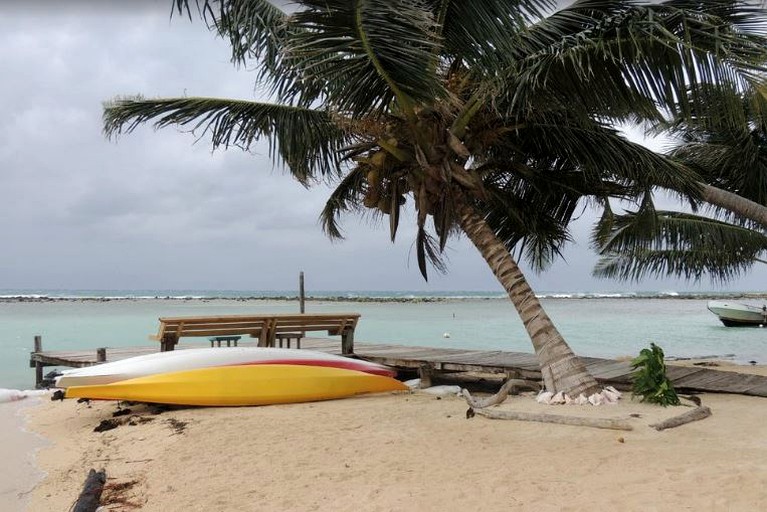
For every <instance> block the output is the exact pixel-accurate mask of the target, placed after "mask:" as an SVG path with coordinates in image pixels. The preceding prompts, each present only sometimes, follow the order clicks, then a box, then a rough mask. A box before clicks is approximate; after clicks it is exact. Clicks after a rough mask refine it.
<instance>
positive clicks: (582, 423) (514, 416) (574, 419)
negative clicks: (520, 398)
mask: <svg viewBox="0 0 767 512" xmlns="http://www.w3.org/2000/svg"><path fill="white" fill-rule="evenodd" d="M470 410H471V409H470ZM474 413H475V414H479V415H480V416H484V417H485V418H490V419H491V420H517V421H538V422H541V423H557V424H559V425H573V426H577V427H593V428H605V429H610V430H634V427H632V426H631V425H629V424H628V423H627V422H625V421H623V420H614V419H610V418H584V417H581V416H559V415H556V414H535V413H530V412H517V411H500V410H497V409H477V410H474ZM468 416H469V415H468V414H467V417H468Z"/></svg>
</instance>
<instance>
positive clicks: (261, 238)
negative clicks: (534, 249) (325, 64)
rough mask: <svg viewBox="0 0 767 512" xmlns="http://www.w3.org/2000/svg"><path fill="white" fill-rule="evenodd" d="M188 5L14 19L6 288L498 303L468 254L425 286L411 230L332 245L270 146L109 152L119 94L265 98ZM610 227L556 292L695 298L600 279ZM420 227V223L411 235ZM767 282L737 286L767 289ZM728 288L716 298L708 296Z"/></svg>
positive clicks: (4, 19)
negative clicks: (280, 292) (361, 294)
mask: <svg viewBox="0 0 767 512" xmlns="http://www.w3.org/2000/svg"><path fill="white" fill-rule="evenodd" d="M170 6H171V2H170V1H168V0H157V1H153V0H146V1H139V2H136V1H133V2H122V1H118V0H114V1H111V2H84V1H83V2H72V1H68V2H53V1H23V2H22V1H18V2H3V3H2V4H0V73H2V76H3V78H2V80H0V107H2V117H1V118H0V240H1V241H2V251H0V283H1V284H0V287H4V288H70V289H71V288H85V289H94V288H98V289H127V288H130V289H148V288H184V289H289V288H293V287H294V286H295V281H296V276H297V273H298V271H299V270H304V271H306V274H307V284H308V286H309V287H310V289H315V290H318V289H357V290H361V289H383V290H387V289H426V290H447V289H453V290H493V291H500V288H499V286H498V284H497V283H496V281H495V279H494V278H493V276H492V275H491V273H490V270H489V269H488V268H487V265H486V264H485V262H484V261H483V260H482V258H481V257H480V256H479V255H478V254H477V252H476V250H475V249H474V248H473V247H471V246H470V244H469V243H468V242H467V241H466V240H458V241H455V242H454V243H452V244H451V246H450V248H449V250H448V257H449V262H450V273H449V274H448V275H447V276H440V275H434V276H433V277H432V279H431V280H430V282H429V283H424V282H423V281H422V280H421V278H420V277H419V274H418V270H417V265H416V264H415V255H414V251H413V246H412V241H413V238H414V230H413V227H412V223H411V224H405V225H403V230H402V232H401V234H400V237H399V239H398V240H397V243H396V244H393V245H392V244H391V243H390V242H389V241H388V233H387V230H386V228H385V226H379V227H377V228H373V227H371V226H370V225H369V224H368V223H367V222H366V221H364V220H359V219H354V218H349V219H347V221H346V222H345V223H344V226H345V228H346V234H347V240H346V241H344V242H342V243H332V242H331V241H329V240H328V239H327V238H325V237H324V235H323V234H322V232H321V229H320V226H319V224H318V222H317V216H318V214H319V212H320V210H321V209H322V206H323V203H324V201H325V199H326V197H327V188H326V187H322V186H319V187H316V188H315V189H312V190H305V189H304V188H303V187H301V186H300V185H299V184H297V183H296V182H294V181H292V180H291V179H290V178H289V177H288V176H286V175H285V174H284V173H283V172H282V171H281V170H280V169H274V168H273V166H272V162H271V161H270V159H269V158H268V155H267V152H266V149H265V148H261V147H259V148H257V149H256V150H255V151H254V152H253V153H252V154H248V153H243V152H241V151H239V150H230V151H226V152H223V151H220V152H215V153H211V151H210V146H209V143H208V141H207V140H200V141H199V142H196V143H195V137H194V136H193V135H191V134H188V133H182V132H180V131H178V130H174V129H165V130H163V131H160V132H154V131H153V130H152V129H151V128H150V127H142V128H140V129H138V130H137V131H136V132H135V133H133V134H131V135H126V136H123V137H121V138H119V140H118V141H116V142H115V141H108V140H106V139H105V138H104V136H103V134H102V127H101V108H102V102H103V101H105V100H109V99H111V98H114V97H115V96H118V95H132V94H137V93H140V94H143V95H145V96H148V97H160V96H183V95H189V96H192V95H201V96H203V95H204V96H223V97H239V98H254V97H255V96H254V94H255V92H254V91H255V88H254V83H253V77H254V74H253V73H252V72H248V71H245V70H237V69H235V68H234V67H233V66H232V65H231V63H230V62H229V53H228V48H227V46H226V45H225V43H224V42H223V41H221V40H219V39H216V38H215V37H214V36H213V35H212V34H210V33H209V32H208V31H207V29H206V28H205V26H204V25H203V24H202V23H201V22H199V21H198V20H195V21H194V22H190V21H189V20H188V19H186V18H185V17H178V16H176V17H174V18H173V19H172V20H171V19H170V16H169V15H170ZM592 219H593V215H592V214H585V215H584V218H583V219H582V220H580V221H579V222H577V223H576V224H575V225H574V227H573V230H574V235H575V238H576V240H577V242H578V243H577V244H575V245H573V247H571V248H569V250H568V251H567V253H566V262H560V263H557V264H556V265H555V266H554V268H553V269H552V270H551V271H550V272H547V273H545V274H542V275H541V276H536V275H534V274H531V275H530V276H529V277H530V280H531V282H532V284H533V286H534V287H535V288H536V289H538V290H541V291H544V290H547V291H554V290H562V291H568V290H584V291H585V290H592V291H594V290H620V289H637V288H639V289H646V290H661V289H677V290H681V289H695V288H696V287H695V286H693V285H688V284H685V283H679V282H673V281H670V282H669V281H661V282H655V281H648V282H644V283H641V284H640V285H627V284H623V283H615V282H609V281H594V280H593V279H592V278H591V277H590V270H591V267H592V265H593V263H594V261H595V259H596V258H595V256H594V255H593V254H592V253H591V252H590V251H589V249H588V247H587V243H588V229H589V227H590V222H591V220H592ZM405 220H411V221H412V218H411V219H405ZM765 276H767V273H764V272H760V273H756V272H755V273H754V274H753V275H752V276H750V277H749V278H746V279H743V280H741V281H738V282H736V283H733V284H731V285H730V287H731V288H733V289H758V288H763V284H762V283H764V282H765V279H764V278H765ZM697 288H699V289H711V288H713V286H712V285H710V284H709V283H707V282H706V283H702V284H701V285H699V286H697Z"/></svg>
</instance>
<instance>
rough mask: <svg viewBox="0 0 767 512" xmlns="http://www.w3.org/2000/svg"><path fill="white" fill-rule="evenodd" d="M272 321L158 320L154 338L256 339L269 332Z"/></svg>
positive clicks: (262, 318)
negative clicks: (234, 336) (231, 336)
mask: <svg viewBox="0 0 767 512" xmlns="http://www.w3.org/2000/svg"><path fill="white" fill-rule="evenodd" d="M273 321H274V320H273V317H272V316H244V315H229V316H210V317H178V318H160V330H159V332H158V333H157V336H156V338H157V339H162V338H163V337H166V336H168V337H174V338H181V337H184V336H224V335H227V334H249V335H251V336H253V337H254V338H257V337H259V336H261V333H262V332H268V331H270V330H271V329H270V328H271V326H272V324H273Z"/></svg>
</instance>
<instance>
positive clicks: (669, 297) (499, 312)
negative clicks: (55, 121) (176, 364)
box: [0, 290, 767, 388]
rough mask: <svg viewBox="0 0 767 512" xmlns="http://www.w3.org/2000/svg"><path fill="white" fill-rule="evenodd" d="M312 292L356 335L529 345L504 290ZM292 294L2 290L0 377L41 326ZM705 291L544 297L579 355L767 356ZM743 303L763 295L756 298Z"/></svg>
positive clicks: (78, 340)
mask: <svg viewBox="0 0 767 512" xmlns="http://www.w3.org/2000/svg"><path fill="white" fill-rule="evenodd" d="M312 295H313V296H314V297H315V298H314V299H313V300H309V301H307V303H306V310H307V311H308V312H333V311H345V312H359V313H361V315H362V318H361V320H360V323H359V325H358V328H357V331H356V335H355V339H356V340H357V341H360V342H365V341H369V342H381V343H396V344H402V345H421V346H434V347H448V348H472V349H488V350H491V349H492V350H510V351H522V352H532V346H531V345H530V342H529V340H528V338H527V335H526V334H525V331H524V328H523V327H522V323H521V321H520V320H519V317H518V315H517V313H516V312H515V311H514V309H513V307H512V306H511V303H510V302H509V301H508V299H506V298H504V297H503V295H502V294H500V293H497V294H492V293H487V292H482V293H477V292H450V293H444V294H438V295H435V294H434V293H430V294H423V293H417V292H325V293H313V294H312ZM712 295H713V294H712ZM716 295H718V296H726V294H716ZM732 295H734V296H737V294H732ZM290 296H295V292H230V291H205V292H200V291H183V290H182V291H169V292H166V291H152V290H145V291H132V292H125V291H87V290H86V291H66V292H60V291H46V290H36V291H24V292H18V291H14V290H0V387H8V388H29V387H31V386H33V385H34V371H33V370H32V369H30V368H29V364H28V362H29V352H30V351H31V350H32V347H33V338H34V336H35V335H42V337H43V348H44V349H46V350H77V349H92V350H94V351H95V349H96V348H98V347H121V346H123V347H124V346H136V345H148V344H149V345H151V344H153V343H154V342H151V341H149V340H148V339H147V336H148V335H149V334H151V333H154V332H156V330H157V318H158V317H161V316H182V315H201V314H247V313H276V312H297V311H298V302H297V300H295V299H290V298H284V297H290ZM765 296H767V295H765ZM254 297H260V298H254ZM708 298H709V297H708V296H706V295H705V294H693V295H685V296H682V295H678V294H674V293H664V294H642V295H637V294H601V295H600V294H560V293H551V294H542V295H541V300H542V303H543V305H544V308H545V309H546V311H547V312H548V313H549V315H550V316H551V317H552V319H553V320H554V322H555V324H556V325H557V327H558V328H559V329H560V331H561V332H562V334H563V335H564V336H565V338H566V339H567V341H568V343H569V344H570V346H571V347H572V348H573V350H574V351H575V352H576V353H578V354H581V355H587V356H596V357H620V356H634V355H636V354H637V353H638V352H639V350H641V349H642V348H644V347H646V346H647V345H648V344H649V343H650V342H651V341H652V342H655V343H656V344H658V345H660V346H661V347H663V349H664V350H665V352H666V355H667V356H672V357H701V356H703V357H705V356H719V357H726V358H728V359H731V360H733V361H735V362H740V363H747V362H749V361H757V362H758V363H767V329H761V328H726V327H724V326H722V325H721V324H720V323H719V321H718V320H717V318H716V317H715V316H714V315H713V314H712V313H710V312H709V311H708V310H707V309H706V301H707V299H708ZM741 301H742V302H745V303H751V304H755V305H760V306H761V305H762V304H764V303H765V300H763V299H761V298H757V297H755V296H754V297H747V298H743V299H742V300H741Z"/></svg>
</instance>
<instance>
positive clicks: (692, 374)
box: [30, 338, 767, 397]
mask: <svg viewBox="0 0 767 512" xmlns="http://www.w3.org/2000/svg"><path fill="white" fill-rule="evenodd" d="M203 346H208V345H200V344H194V343H188V342H182V343H180V344H179V345H178V346H177V347H176V349H177V350H184V349H189V348H200V347H203ZM240 346H255V341H254V342H252V343H240ZM301 346H302V348H305V349H311V350H319V351H322V352H329V353H335V354H340V353H341V344H340V342H339V341H338V340H332V339H327V338H304V339H303V340H302V342H301ZM217 350H219V349H217ZM220 350H226V348H221V349H220ZM158 351H159V345H157V346H153V345H147V346H142V347H125V348H109V349H107V351H106V357H107V361H116V360H119V359H125V358H128V357H133V356H138V355H143V354H151V353H155V352H158ZM354 353H355V354H356V355H357V356H358V357H360V358H362V359H367V360H369V361H374V362H377V363H381V364H385V365H388V366H392V367H395V368H398V369H400V370H420V369H422V368H423V369H426V370H431V371H434V372H437V373H438V372H481V373H497V374H508V375H514V376H517V377H521V378H525V379H534V380H540V379H541V372H540V369H539V367H538V361H537V359H536V358H535V356H534V355H533V354H527V353H521V352H506V351H501V350H466V349H448V348H433V347H417V346H414V347H409V346H402V345H392V344H374V343H360V342H355V345H354ZM582 359H583V362H584V363H585V364H586V367H587V368H588V369H589V371H590V372H591V373H592V375H594V377H595V378H596V379H597V381H599V382H600V383H601V384H604V385H611V386H615V387H616V388H618V389H623V390H626V389H630V388H631V378H630V377H631V366H630V363H629V362H628V361H615V360H613V359H600V358H594V357H584V358H582ZM36 363H40V364H41V365H42V366H70V367H81V366H90V365H93V364H97V363H98V361H97V355H96V351H95V350H93V351H90V352H88V351H82V350H79V351H62V352H55V351H41V352H33V353H32V354H31V355H30V366H31V367H35V365H36ZM667 375H668V377H669V379H671V381H672V382H673V384H674V387H675V388H677V390H680V391H683V392H694V391H704V392H713V393H737V394H742V395H752V396H763V397H767V377H765V376H760V375H753V374H747V373H735V372H727V371H721V370H714V369H711V368H708V367H699V366H691V367H687V366H673V365H672V364H669V365H668V371H667Z"/></svg>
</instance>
